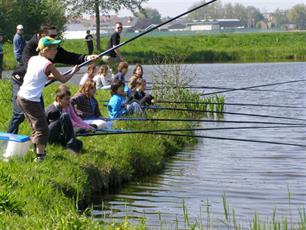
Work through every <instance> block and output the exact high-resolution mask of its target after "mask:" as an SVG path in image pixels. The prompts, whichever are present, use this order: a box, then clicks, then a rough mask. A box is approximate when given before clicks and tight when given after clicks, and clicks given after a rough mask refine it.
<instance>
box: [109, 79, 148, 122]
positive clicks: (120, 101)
mask: <svg viewBox="0 0 306 230" xmlns="http://www.w3.org/2000/svg"><path fill="white" fill-rule="evenodd" d="M111 94H112V97H111V98H110V100H109V102H108V106H107V108H108V114H109V117H110V118H119V117H121V116H123V115H126V114H133V113H139V114H141V115H142V114H143V111H142V109H141V107H140V105H139V104H138V103H137V102H132V103H131V104H127V99H126V96H125V92H124V83H123V82H122V81H118V80H113V81H112V84H111Z"/></svg>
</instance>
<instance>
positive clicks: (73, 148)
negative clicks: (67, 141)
mask: <svg viewBox="0 0 306 230" xmlns="http://www.w3.org/2000/svg"><path fill="white" fill-rule="evenodd" d="M82 148H83V142H82V141H80V140H78V139H75V140H74V143H73V144H72V145H69V146H67V149H68V150H69V151H70V152H71V153H73V154H78V153H80V152H81V150H82Z"/></svg>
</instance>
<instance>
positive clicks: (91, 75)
mask: <svg viewBox="0 0 306 230" xmlns="http://www.w3.org/2000/svg"><path fill="white" fill-rule="evenodd" d="M96 73H97V67H96V64H90V65H89V66H88V68H87V72H86V73H85V74H84V75H83V77H82V79H81V81H80V86H82V85H84V83H85V81H86V80H87V79H93V78H94V77H95V75H96Z"/></svg>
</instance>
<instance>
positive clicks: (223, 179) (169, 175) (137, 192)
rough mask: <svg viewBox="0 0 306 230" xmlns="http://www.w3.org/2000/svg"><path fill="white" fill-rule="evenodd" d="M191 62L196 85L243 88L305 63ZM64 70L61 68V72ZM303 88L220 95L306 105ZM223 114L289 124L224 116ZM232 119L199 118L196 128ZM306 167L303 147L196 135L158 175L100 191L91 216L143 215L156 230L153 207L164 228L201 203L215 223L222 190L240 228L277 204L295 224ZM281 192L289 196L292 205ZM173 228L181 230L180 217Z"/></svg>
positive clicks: (287, 132)
mask: <svg viewBox="0 0 306 230" xmlns="http://www.w3.org/2000/svg"><path fill="white" fill-rule="evenodd" d="M193 68H194V70H195V71H196V72H197V73H198V77H197V79H195V82H194V83H193V84H197V85H208V86H218V87H246V86H253V85H261V84H266V83H267V84H268V83H274V82H281V81H289V80H295V79H306V65H305V64H304V63H267V64H265V63H261V64H199V65H193ZM65 70H66V68H63V69H62V72H63V71H65ZM130 71H132V68H131V69H130ZM144 71H145V78H148V79H150V75H151V72H152V71H153V67H152V66H145V67H144ZM82 72H84V70H82ZM81 76H82V73H81V74H78V75H76V76H75V77H73V79H72V82H73V83H75V84H78V82H79V80H80V78H81ZM305 87H306V82H300V83H294V84H285V85H279V86H273V87H265V88H262V89H275V90H281V91H284V92H257V91H234V92H230V93H226V94H224V95H225V101H226V102H228V103H262V104H276V105H296V106H306V100H305V99H306V94H305V92H306V90H305ZM211 91H212V90H210V91H209V90H207V91H205V92H211ZM285 91H295V92H304V94H298V93H296V94H295V93H288V92H285ZM226 111H229V112H243V113H260V114H269V115H277V116H287V117H296V118H305V115H306V112H305V110H304V109H281V108H264V107H242V106H240V107H233V106H227V107H226ZM224 120H238V121H241V120H253V121H280V122H292V121H287V120H276V119H268V118H256V117H246V116H235V115H227V114H226V115H224ZM234 125H235V124H222V123H202V124H200V126H201V127H227V126H234ZM236 125H237V124H236ZM243 126H245V125H243ZM252 126H253V125H252ZM197 134H199V135H211V136H220V137H231V138H245V139H256V140H265V141H278V142H290V143H299V144H306V143H305V142H306V128H288V129H265V130H264V129H262V130H261V129H256V130H255V129H254V130H226V131H206V132H198V133H197ZM305 165H306V155H305V149H304V148H300V147H290V146H279V145H268V144H258V143H245V142H234V141H220V140H210V139H205V140H202V139H201V140H199V143H198V144H197V145H196V146H194V147H192V148H191V149H185V151H183V152H180V153H178V154H177V155H176V156H174V157H172V158H171V159H170V160H169V162H168V163H167V165H166V168H165V170H164V171H163V172H161V173H160V174H159V175H155V176H152V177H149V178H146V179H144V180H143V181H141V182H134V183H131V184H129V185H128V186H125V187H123V188H122V189H121V190H120V191H119V192H118V193H117V194H112V195H109V196H105V197H103V198H102V199H103V207H102V205H101V203H102V202H100V201H99V202H97V203H96V204H95V205H94V207H95V210H94V212H93V213H94V216H95V218H96V219H98V220H99V219H101V218H103V217H105V216H108V217H110V218H111V219H115V220H116V219H118V220H120V218H122V217H125V216H129V217H130V220H135V221H136V222H137V221H138V220H139V218H141V217H143V216H145V217H146V218H147V220H146V223H147V224H148V225H149V226H153V227H156V228H157V227H159V226H160V220H159V216H158V213H161V218H162V222H163V223H164V226H168V227H169V228H174V227H175V226H176V221H175V220H176V218H177V219H178V220H179V221H183V208H182V206H183V201H185V203H186V206H187V208H188V214H189V217H190V218H191V219H192V220H194V219H196V218H199V216H200V208H202V209H203V210H205V209H206V206H207V204H208V205H209V208H210V211H211V214H212V216H213V221H214V225H215V226H220V225H222V222H221V220H224V211H223V203H222V195H223V194H226V196H227V200H228V203H229V204H230V207H231V208H235V212H236V218H237V222H238V223H241V224H243V225H244V226H248V224H249V222H250V221H251V220H252V218H253V214H254V213H255V211H256V212H258V213H259V215H260V217H262V219H263V220H265V218H266V217H269V218H272V214H273V209H274V208H277V213H278V216H279V217H281V216H282V214H285V215H287V216H288V217H289V220H291V219H292V221H293V222H296V221H297V220H298V219H299V216H298V212H297V211H298V209H299V208H303V207H304V206H305V203H306V189H305V187H304V186H305V184H306V167H305ZM288 190H289V191H290V192H291V194H292V195H291V197H292V198H291V211H290V209H289V200H288ZM231 208H230V209H231ZM203 216H205V211H204V212H203ZM205 219H206V217H205ZM192 220H191V222H192ZM165 223H167V224H165ZM179 226H180V227H181V228H184V224H183V223H181V222H180V223H179Z"/></svg>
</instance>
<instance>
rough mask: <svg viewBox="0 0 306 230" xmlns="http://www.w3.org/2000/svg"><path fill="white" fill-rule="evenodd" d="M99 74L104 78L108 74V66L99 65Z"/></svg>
mask: <svg viewBox="0 0 306 230" xmlns="http://www.w3.org/2000/svg"><path fill="white" fill-rule="evenodd" d="M99 74H100V75H103V76H106V75H107V74H108V66H107V65H101V67H100V69H99Z"/></svg>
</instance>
